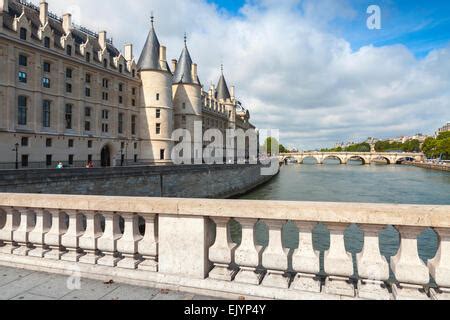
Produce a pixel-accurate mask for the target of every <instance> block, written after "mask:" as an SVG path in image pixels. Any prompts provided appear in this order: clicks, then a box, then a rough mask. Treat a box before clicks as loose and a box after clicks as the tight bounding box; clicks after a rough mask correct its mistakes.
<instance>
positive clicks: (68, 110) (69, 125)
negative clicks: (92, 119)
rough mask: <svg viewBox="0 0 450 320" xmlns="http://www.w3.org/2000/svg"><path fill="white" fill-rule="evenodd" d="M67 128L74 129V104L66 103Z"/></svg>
mask: <svg viewBox="0 0 450 320" xmlns="http://www.w3.org/2000/svg"><path fill="white" fill-rule="evenodd" d="M65 119H66V129H72V105H71V104H66V114H65Z"/></svg>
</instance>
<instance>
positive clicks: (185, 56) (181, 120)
mask: <svg viewBox="0 0 450 320" xmlns="http://www.w3.org/2000/svg"><path fill="white" fill-rule="evenodd" d="M197 72H198V70H197V64H195V63H192V59H191V55H190V54H189V50H188V48H187V40H186V36H185V39H184V48H183V51H182V52H181V56H180V59H179V60H178V62H177V63H176V69H175V72H174V76H173V103H174V109H175V128H176V129H179V128H182V129H187V130H188V131H189V132H190V134H191V139H192V140H193V141H194V138H195V135H194V124H195V122H197V123H198V125H199V127H200V128H201V123H202V87H201V84H200V80H199V78H198V73H197ZM201 133H202V132H200V134H201ZM201 150H202V141H194V145H193V148H192V156H193V157H195V158H198V157H200V156H201Z"/></svg>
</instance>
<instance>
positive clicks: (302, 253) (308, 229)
mask: <svg viewBox="0 0 450 320" xmlns="http://www.w3.org/2000/svg"><path fill="white" fill-rule="evenodd" d="M295 224H296V225H297V228H298V230H299V248H298V249H297V250H295V251H294V254H293V256H292V268H293V269H294V270H295V271H296V272H297V275H296V276H295V279H294V282H293V283H292V286H291V288H292V289H295V290H301V291H309V292H320V291H321V282H320V279H319V278H318V277H317V274H318V273H319V272H320V252H317V251H315V250H314V246H313V235H312V233H313V230H314V228H315V227H316V226H317V223H316V222H306V221H304V222H303V221H296V222H295Z"/></svg>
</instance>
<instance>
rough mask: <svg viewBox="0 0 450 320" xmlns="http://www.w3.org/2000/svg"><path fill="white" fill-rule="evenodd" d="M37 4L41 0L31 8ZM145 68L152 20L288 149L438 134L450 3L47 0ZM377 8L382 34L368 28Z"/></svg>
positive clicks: (175, 48) (448, 97)
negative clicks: (129, 46)
mask: <svg viewBox="0 0 450 320" xmlns="http://www.w3.org/2000/svg"><path fill="white" fill-rule="evenodd" d="M32 1H33V2H35V3H37V2H38V1H37V0H32ZM48 2H49V7H50V8H49V9H50V11H53V12H55V13H56V14H58V15H61V14H62V13H65V12H71V13H72V14H73V19H74V22H76V23H77V24H81V25H83V26H85V27H88V28H90V29H92V30H94V31H98V30H107V31H108V36H109V37H113V39H114V43H115V45H116V46H118V47H119V49H121V48H122V47H123V45H124V44H126V43H133V45H134V53H135V57H136V60H137V59H138V58H139V55H140V51H141V49H142V47H143V44H144V42H145V39H146V37H147V33H148V30H149V27H150V16H151V12H153V13H154V16H155V27H156V31H157V34H158V37H159V40H160V42H161V43H162V44H163V45H166V46H167V54H168V60H171V59H173V58H178V57H179V55H180V53H181V49H182V47H183V36H184V33H185V32H186V33H187V36H188V47H189V50H190V52H191V56H192V58H193V60H194V62H196V63H198V65H199V75H200V80H201V82H202V84H203V85H204V87H205V90H207V89H208V88H209V86H210V85H211V83H215V84H216V83H217V81H218V78H219V75H220V65H221V64H222V63H223V65H224V73H225V77H226V79H227V82H228V84H229V85H230V86H231V85H235V86H236V96H237V97H238V99H239V100H240V101H241V102H242V103H243V105H244V107H246V108H247V109H249V111H250V113H251V121H252V123H254V124H255V125H256V126H257V127H258V128H260V129H279V130H280V140H281V142H282V143H283V144H284V145H286V146H288V147H296V148H298V149H301V150H312V149H316V148H322V147H331V146H334V144H335V143H338V142H348V141H355V142H357V141H363V140H365V139H367V138H368V137H377V138H390V137H397V136H402V135H414V134H416V133H424V134H434V132H435V131H436V130H437V129H438V128H439V127H441V126H442V125H443V124H444V123H445V122H447V121H450V1H440V0H416V1H414V0H396V1H394V0H370V1H366V0H233V1H226V0H189V1H187V0H150V1H149V0H109V1H90V0H65V1H60V0H48ZM370 5H376V6H378V8H379V9H380V18H381V24H380V27H381V29H369V28H368V27H367V20H368V18H370V16H371V15H372V12H371V13H367V9H368V7H369V6H370Z"/></svg>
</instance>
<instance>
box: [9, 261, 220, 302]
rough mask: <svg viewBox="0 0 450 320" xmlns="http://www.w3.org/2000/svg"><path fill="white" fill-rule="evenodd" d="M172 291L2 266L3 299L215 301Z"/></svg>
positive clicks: (205, 297)
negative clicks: (77, 280) (76, 279)
mask: <svg viewBox="0 0 450 320" xmlns="http://www.w3.org/2000/svg"><path fill="white" fill-rule="evenodd" d="M213 299H214V298H211V297H207V296H201V295H194V294H189V293H183V292H175V291H170V290H160V289H154V288H146V287H138V286H131V285H126V284H119V283H114V282H103V281H97V280H89V279H80V282H79V286H78V284H77V283H75V282H74V281H73V279H71V278H70V277H68V276H61V275H56V274H49V273H44V272H34V271H29V270H24V269H16V268H7V267H0V300H213Z"/></svg>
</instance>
